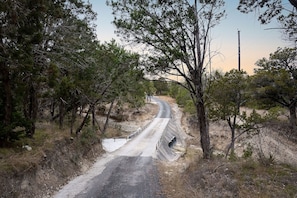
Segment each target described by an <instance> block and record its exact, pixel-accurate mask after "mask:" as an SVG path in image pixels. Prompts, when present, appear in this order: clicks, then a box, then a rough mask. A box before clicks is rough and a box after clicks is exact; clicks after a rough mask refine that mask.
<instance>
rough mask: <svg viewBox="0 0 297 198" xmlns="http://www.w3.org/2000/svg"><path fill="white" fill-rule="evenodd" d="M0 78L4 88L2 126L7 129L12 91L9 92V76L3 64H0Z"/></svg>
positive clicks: (9, 121) (10, 114)
mask: <svg viewBox="0 0 297 198" xmlns="http://www.w3.org/2000/svg"><path fill="white" fill-rule="evenodd" d="M0 69H1V76H2V77H1V78H2V83H3V88H4V96H3V97H4V98H3V101H4V112H3V114H4V120H3V124H4V127H7V126H9V125H10V123H11V116H12V91H11V82H10V75H9V70H8V68H7V66H6V65H5V63H3V62H1V67H0Z"/></svg>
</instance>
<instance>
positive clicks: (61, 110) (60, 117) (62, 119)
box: [59, 99, 65, 129]
mask: <svg viewBox="0 0 297 198" xmlns="http://www.w3.org/2000/svg"><path fill="white" fill-rule="evenodd" d="M64 109H65V105H64V102H63V100H62V99H60V104H59V128H60V129H62V128H63V123H64Z"/></svg>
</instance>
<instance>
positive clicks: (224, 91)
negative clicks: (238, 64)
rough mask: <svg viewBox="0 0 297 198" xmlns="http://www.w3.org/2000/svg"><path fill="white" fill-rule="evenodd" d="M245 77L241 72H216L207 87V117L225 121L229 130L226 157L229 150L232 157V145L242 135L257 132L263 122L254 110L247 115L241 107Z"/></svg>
mask: <svg viewBox="0 0 297 198" xmlns="http://www.w3.org/2000/svg"><path fill="white" fill-rule="evenodd" d="M247 82H248V81H247V75H246V73H245V72H243V71H238V70H231V71H230V72H227V73H225V74H224V75H222V74H220V73H218V72H216V73H215V75H214V76H213V79H212V81H211V82H210V85H209V87H208V91H207V93H208V94H209V95H208V97H209V99H208V105H209V106H208V109H209V116H210V118H211V119H213V120H225V121H226V122H227V124H228V126H229V128H230V132H231V133H230V135H231V143H230V145H229V147H228V150H227V152H226V156H227V155H228V154H229V151H230V149H231V155H234V144H235V141H236V139H237V138H238V137H240V136H241V135H243V134H246V133H251V132H257V129H258V128H259V127H260V126H259V125H260V124H261V123H262V122H264V118H262V117H261V116H260V115H259V114H258V113H257V112H256V111H255V110H253V111H252V112H251V113H249V114H248V113H247V112H246V111H244V110H241V107H242V106H243V105H244V104H245V103H246V101H247V100H248V98H249V96H248V92H247Z"/></svg>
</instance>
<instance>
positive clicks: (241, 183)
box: [159, 115, 297, 198]
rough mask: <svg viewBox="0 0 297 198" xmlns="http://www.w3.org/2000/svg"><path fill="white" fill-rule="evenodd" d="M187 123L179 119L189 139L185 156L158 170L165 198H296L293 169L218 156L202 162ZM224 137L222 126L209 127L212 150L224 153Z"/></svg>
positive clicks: (296, 178) (296, 169)
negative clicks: (189, 136)
mask: <svg viewBox="0 0 297 198" xmlns="http://www.w3.org/2000/svg"><path fill="white" fill-rule="evenodd" d="M189 121H190V119H189V118H188V117H187V116H186V115H183V120H182V123H183V128H184V130H186V131H187V133H188V134H190V135H191V138H189V139H188V140H187V145H188V147H187V149H186V151H187V152H186V154H185V155H184V156H183V157H182V158H180V159H179V160H178V161H177V162H170V163H165V162H163V163H161V164H160V166H159V172H160V181H161V185H162V188H163V192H164V194H165V196H166V197H168V198H180V197H184V198H192V197H193V198H200V197H201V198H208V197H244V198H245V197H251V198H254V197H255V198H256V197H257V198H258V197H259V198H260V197H261V198H262V197H263V198H266V197H267V198H268V197H269V198H270V197H297V167H294V166H290V165H287V164H280V163H278V164H277V163H275V162H274V161H273V159H269V158H267V159H263V158H262V159H260V160H259V159H258V158H257V156H256V157H254V158H253V159H252V158H248V159H243V158H240V157H235V158H233V159H232V160H227V159H225V158H222V156H220V155H218V156H214V158H213V159H211V160H203V159H201V156H202V154H201V150H200V149H199V148H200V144H199V133H198V130H197V128H195V127H193V126H194V125H193V124H191V123H189ZM228 135H229V133H227V131H226V129H225V128H224V125H220V124H216V125H214V124H213V123H212V124H211V126H210V136H211V141H212V144H213V146H214V149H218V150H220V151H224V149H225V147H226V145H227V144H228V143H229V137H228ZM254 155H255V153H254ZM240 156H241V155H240ZM263 162H264V163H263ZM266 162H267V163H266Z"/></svg>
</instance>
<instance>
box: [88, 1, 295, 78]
mask: <svg viewBox="0 0 297 198" xmlns="http://www.w3.org/2000/svg"><path fill="white" fill-rule="evenodd" d="M89 1H90V3H91V4H92V5H93V7H92V8H93V10H94V11H95V12H97V14H98V15H97V21H96V24H97V37H98V40H99V41H101V42H105V41H110V40H111V39H115V40H116V41H118V42H119V43H120V38H118V37H117V36H116V35H115V34H114V31H115V27H114V25H113V24H112V20H113V15H112V13H111V8H110V7H108V6H107V5H106V3H105V0H89ZM225 2H226V5H225V7H226V13H227V17H226V19H224V20H223V21H221V23H220V24H219V25H218V26H216V27H215V28H214V29H212V47H211V48H212V49H211V51H216V52H218V53H219V55H216V56H215V58H213V59H212V61H211V68H212V70H215V69H219V70H221V71H224V72H226V71H229V70H231V69H233V68H234V69H236V68H237V67H238V30H239V31H240V46H241V69H243V70H244V71H247V72H248V73H249V74H252V73H253V70H254V68H255V67H256V66H255V62H256V61H257V60H259V59H261V58H263V57H267V58H268V57H269V54H270V53H272V52H275V51H276V49H277V48H278V47H292V43H289V42H285V41H284V40H283V39H282V38H283V34H282V33H281V32H280V31H279V30H267V28H277V27H279V25H278V24H277V23H271V24H268V25H260V22H259V21H258V20H257V14H256V13H250V14H243V13H240V12H239V11H238V10H237V9H236V7H237V5H238V1H234V0H226V1H225ZM283 4H287V5H288V4H289V2H288V0H283Z"/></svg>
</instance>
